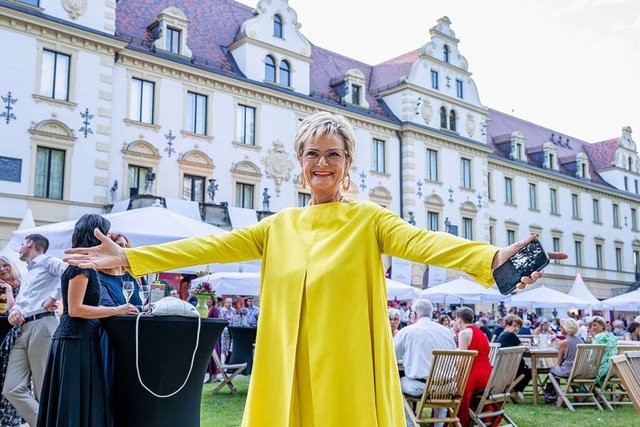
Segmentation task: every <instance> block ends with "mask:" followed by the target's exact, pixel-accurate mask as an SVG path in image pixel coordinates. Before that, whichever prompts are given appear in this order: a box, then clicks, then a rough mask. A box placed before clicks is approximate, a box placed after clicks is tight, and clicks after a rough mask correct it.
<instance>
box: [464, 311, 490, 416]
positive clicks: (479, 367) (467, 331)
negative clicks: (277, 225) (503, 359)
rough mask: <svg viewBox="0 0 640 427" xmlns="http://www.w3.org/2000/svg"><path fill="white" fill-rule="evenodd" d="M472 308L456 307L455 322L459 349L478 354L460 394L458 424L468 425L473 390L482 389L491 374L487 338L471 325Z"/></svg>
mask: <svg viewBox="0 0 640 427" xmlns="http://www.w3.org/2000/svg"><path fill="white" fill-rule="evenodd" d="M472 323H473V310H471V309H470V308H469V307H461V308H459V309H458V317H457V318H456V324H457V326H458V328H459V329H460V332H459V333H458V348H459V349H460V350H476V351H477V352H478V355H477V356H476V358H475V359H473V365H471V372H470V373H469V380H468V381H467V386H466V388H465V389H464V393H463V395H462V402H461V403H460V410H459V411H458V417H460V424H462V425H463V426H465V427H466V426H468V425H469V406H470V404H471V396H472V395H473V392H474V391H477V390H482V389H484V388H485V387H486V385H487V382H489V377H490V376H491V369H492V368H491V362H490V361H489V340H488V339H487V336H486V335H485V333H484V332H482V331H481V330H480V329H478V328H476V327H475V326H473V325H472Z"/></svg>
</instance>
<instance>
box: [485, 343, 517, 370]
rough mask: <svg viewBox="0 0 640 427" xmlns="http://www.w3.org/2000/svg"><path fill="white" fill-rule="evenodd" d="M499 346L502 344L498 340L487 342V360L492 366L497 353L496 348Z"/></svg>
mask: <svg viewBox="0 0 640 427" xmlns="http://www.w3.org/2000/svg"><path fill="white" fill-rule="evenodd" d="M500 347H502V344H500V343H499V342H492V343H489V362H490V363H491V366H494V365H493V362H494V360H495V358H496V355H497V354H498V349H499V348H500ZM523 348H524V347H523Z"/></svg>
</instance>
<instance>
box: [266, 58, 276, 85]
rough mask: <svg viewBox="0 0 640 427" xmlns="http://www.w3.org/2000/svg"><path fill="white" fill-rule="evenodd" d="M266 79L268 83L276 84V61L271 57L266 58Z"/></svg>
mask: <svg viewBox="0 0 640 427" xmlns="http://www.w3.org/2000/svg"><path fill="white" fill-rule="evenodd" d="M264 79H265V80H266V81H268V82H273V83H275V82H276V61H275V60H274V59H273V56H271V55H267V56H266V57H265V58H264Z"/></svg>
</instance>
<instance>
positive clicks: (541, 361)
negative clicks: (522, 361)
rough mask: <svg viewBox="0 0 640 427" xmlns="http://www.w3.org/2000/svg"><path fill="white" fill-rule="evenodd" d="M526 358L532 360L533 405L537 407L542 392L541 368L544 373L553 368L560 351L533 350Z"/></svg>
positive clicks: (547, 349) (526, 354)
mask: <svg viewBox="0 0 640 427" xmlns="http://www.w3.org/2000/svg"><path fill="white" fill-rule="evenodd" d="M524 357H525V358H527V357H528V358H530V360H531V382H532V384H531V385H532V389H533V404H534V405H537V404H538V393H539V391H540V390H539V388H540V385H539V381H538V373H539V371H538V369H539V368H541V369H542V371H545V370H548V369H549V368H550V367H551V366H553V365H555V362H556V360H557V359H558V350H555V349H553V348H545V349H541V348H532V349H530V350H529V352H528V353H525V354H524ZM550 359H552V360H550ZM540 373H542V372H540Z"/></svg>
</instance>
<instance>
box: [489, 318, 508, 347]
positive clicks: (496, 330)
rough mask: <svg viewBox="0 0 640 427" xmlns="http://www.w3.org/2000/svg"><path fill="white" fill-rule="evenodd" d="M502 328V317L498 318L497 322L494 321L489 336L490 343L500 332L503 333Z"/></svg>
mask: <svg viewBox="0 0 640 427" xmlns="http://www.w3.org/2000/svg"><path fill="white" fill-rule="evenodd" d="M504 326H505V323H504V317H500V318H498V320H496V326H495V327H494V328H493V335H492V336H491V342H494V341H495V340H497V339H498V337H499V336H500V334H501V333H502V331H504Z"/></svg>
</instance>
